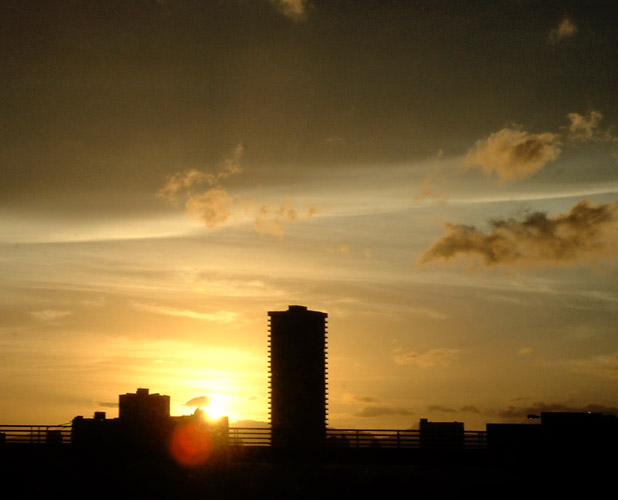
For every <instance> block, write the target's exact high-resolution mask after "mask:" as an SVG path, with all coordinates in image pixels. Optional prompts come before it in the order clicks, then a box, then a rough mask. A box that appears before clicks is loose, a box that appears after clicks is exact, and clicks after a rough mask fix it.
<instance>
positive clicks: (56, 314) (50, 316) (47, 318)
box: [30, 309, 71, 323]
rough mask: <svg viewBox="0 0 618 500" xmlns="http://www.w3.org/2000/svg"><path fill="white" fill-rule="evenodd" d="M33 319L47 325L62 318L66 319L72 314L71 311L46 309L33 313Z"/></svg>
mask: <svg viewBox="0 0 618 500" xmlns="http://www.w3.org/2000/svg"><path fill="white" fill-rule="evenodd" d="M30 314H32V316H33V317H35V318H36V319H38V320H40V321H44V322H46V323H55V322H57V321H58V320H60V319H62V318H66V317H67V316H69V315H70V314H71V311H60V310H58V309H44V310H42V311H33V312H32V313H30Z"/></svg>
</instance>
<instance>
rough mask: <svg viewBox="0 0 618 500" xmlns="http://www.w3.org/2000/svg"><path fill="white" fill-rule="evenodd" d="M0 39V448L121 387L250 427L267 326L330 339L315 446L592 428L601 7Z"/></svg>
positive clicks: (604, 63) (241, 6) (599, 401)
mask: <svg viewBox="0 0 618 500" xmlns="http://www.w3.org/2000/svg"><path fill="white" fill-rule="evenodd" d="M0 18H2V19H4V20H6V22H5V23H4V29H3V30H0V39H1V40H2V45H3V46H4V47H5V48H6V50H5V51H3V54H2V56H1V57H2V70H1V71H2V75H3V78H2V79H0V102H1V103H2V108H3V133H2V134H0V145H1V147H0V165H1V168H0V297H1V300H0V352H1V353H2V354H1V355H0V361H1V363H0V401H1V403H0V424H3V425H4V424H15V425H20V424H28V425H52V424H56V423H59V422H65V421H66V420H67V419H69V420H70V419H71V418H73V417H74V416H77V415H83V416H84V417H87V416H90V415H93V414H94V412H96V411H105V412H106V413H110V414H112V415H113V412H114V411H117V410H116V406H117V400H116V398H117V396H118V395H119V394H123V393H125V392H127V390H133V389H134V388H136V387H149V388H151V389H152V390H153V391H155V392H158V393H161V394H166V395H169V396H170V398H171V400H172V408H171V412H172V414H173V415H184V414H189V413H192V412H193V411H195V408H196V404H198V403H199V404H201V405H202V406H201V408H203V409H204V410H206V411H208V406H210V410H211V412H212V413H218V414H221V413H227V415H226V416H228V417H229V418H230V422H233V421H255V422H268V368H267V364H268V350H267V338H268V322H267V319H268V318H267V311H276V310H283V309H285V308H286V307H287V306H288V305H289V304H304V305H306V306H307V307H309V308H310V309H312V310H316V311H323V312H326V313H328V369H329V370H328V409H329V414H328V425H329V426H332V427H335V428H357V429H373V428H385V429H386V428H388V429H404V428H410V427H411V426H413V425H416V424H418V422H419V420H420V419H421V418H427V419H428V420H430V421H439V422H444V421H458V422H463V423H464V424H465V426H466V429H469V430H482V429H484V428H485V425H486V423H498V422H517V421H525V419H526V416H527V415H528V414H531V413H540V412H542V411H552V410H556V411H592V412H601V413H606V414H612V415H618V401H617V400H616V390H615V387H616V380H617V377H618V335H617V333H618V330H617V326H616V325H617V324H618V323H617V321H616V319H617V317H618V280H616V264H617V263H618V130H617V129H616V127H617V126H618V108H617V107H616V98H615V92H616V88H618V70H617V69H616V64H615V61H616V60H617V57H618V39H617V38H618V29H616V28H617V27H618V25H617V22H616V18H615V15H614V13H613V11H612V9H611V8H610V6H609V5H608V4H607V2H598V1H593V2H581V1H574V0H568V1H561V2H553V1H552V2H542V3H540V2H537V3H531V4H527V3H525V4H524V3H522V2H518V1H515V0H505V1H504V2H481V3H474V5H470V4H468V3H466V2H462V3H453V2H419V3H417V2H409V3H407V2H398V1H386V2H381V3H380V4H379V5H376V3H375V2H370V1H366V0H358V1H353V2H352V1H342V2H329V1H326V0H254V1H252V2H244V1H241V0H229V1H226V2H186V1H184V0H174V1H171V0H170V1H163V0H161V1H158V0H152V1H144V2H124V1H117V0H112V1H109V2H104V3H101V2H95V1H85V2H81V3H79V5H74V4H67V3H66V2H61V1H55V0H54V1H51V2H46V4H45V7H44V8H42V7H39V6H38V5H37V4H36V2H33V3H29V2H23V1H17V0H8V1H6V2H3V3H2V5H1V6H0ZM376 426H378V427H376Z"/></svg>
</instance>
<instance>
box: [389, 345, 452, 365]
mask: <svg viewBox="0 0 618 500" xmlns="http://www.w3.org/2000/svg"><path fill="white" fill-rule="evenodd" d="M458 356H459V350H457V349H448V348H439V349H430V350H429V351H426V352H422V353H420V352H414V351H410V352H406V353H403V354H396V355H395V362H396V363H397V364H398V365H416V366H418V367H420V368H435V367H442V366H448V365H449V364H451V363H452V362H453V361H455V360H456V359H457V358H458Z"/></svg>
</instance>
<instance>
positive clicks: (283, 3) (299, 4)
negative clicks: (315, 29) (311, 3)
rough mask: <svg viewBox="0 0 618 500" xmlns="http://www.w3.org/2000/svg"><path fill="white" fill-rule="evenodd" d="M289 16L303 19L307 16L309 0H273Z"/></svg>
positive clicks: (299, 19)
mask: <svg viewBox="0 0 618 500" xmlns="http://www.w3.org/2000/svg"><path fill="white" fill-rule="evenodd" d="M271 2H272V3H273V4H275V5H276V6H277V8H278V9H279V10H280V11H281V12H282V13H283V14H284V15H285V16H287V17H289V18H290V19H293V20H295V21H303V20H305V19H306V17H307V0H271Z"/></svg>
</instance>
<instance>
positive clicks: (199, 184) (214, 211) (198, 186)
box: [159, 144, 244, 229]
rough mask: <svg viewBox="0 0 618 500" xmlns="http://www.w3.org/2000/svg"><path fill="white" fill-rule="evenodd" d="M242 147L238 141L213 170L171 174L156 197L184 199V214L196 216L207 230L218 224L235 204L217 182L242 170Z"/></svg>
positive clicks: (173, 201)
mask: <svg viewBox="0 0 618 500" xmlns="http://www.w3.org/2000/svg"><path fill="white" fill-rule="evenodd" d="M243 150H244V148H243V146H242V144H239V145H238V146H237V147H236V149H235V150H234V152H233V153H232V155H231V156H230V157H229V158H227V159H226V160H225V161H224V162H223V165H222V166H221V167H220V169H219V170H218V171H216V172H215V173H208V172H202V171H199V170H196V169H191V170H187V171H185V172H177V173H175V174H174V175H171V176H170V177H168V179H167V181H166V183H165V185H164V186H163V188H161V190H160V191H159V196H161V197H162V198H164V199H166V200H167V201H169V202H171V203H180V202H184V205H185V209H186V211H187V213H189V214H191V215H197V217H198V218H199V219H200V220H201V221H202V222H203V223H204V225H205V226H206V227H208V228H209V229H215V228H217V227H220V226H221V225H223V224H224V223H225V222H226V221H227V220H228V219H229V217H230V215H231V213H232V210H233V206H234V204H235V200H234V198H232V197H231V196H230V195H229V194H228V192H227V189H225V188H224V187H223V186H222V185H221V182H222V181H224V180H226V179H228V178H229V177H231V176H233V175H237V174H239V173H240V172H241V171H242V169H241V167H240V160H241V157H242V154H243ZM204 185H206V186H207V188H206V189H204Z"/></svg>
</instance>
